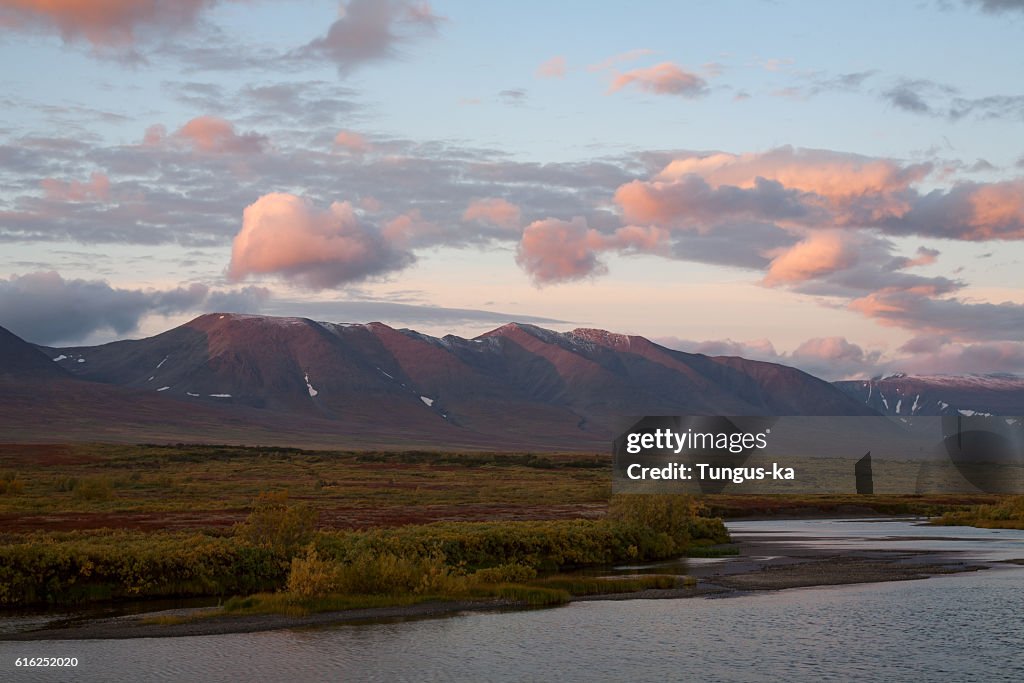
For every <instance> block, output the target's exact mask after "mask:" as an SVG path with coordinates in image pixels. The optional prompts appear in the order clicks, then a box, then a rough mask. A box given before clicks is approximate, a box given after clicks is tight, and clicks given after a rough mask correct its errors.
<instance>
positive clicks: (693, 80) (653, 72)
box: [608, 62, 708, 97]
mask: <svg viewBox="0 0 1024 683" xmlns="http://www.w3.org/2000/svg"><path fill="white" fill-rule="evenodd" d="M628 86H636V87H637V88H639V89H640V90H643V91H645V92H650V93H654V94H656V95H680V96H682V97H697V96H698V95H703V94H704V93H705V92H707V87H708V84H707V81H705V80H704V79H703V78H701V77H700V76H698V75H697V74H695V73H691V72H689V71H684V70H683V69H681V68H680V67H679V66H677V65H675V64H673V63H671V62H662V63H661V64H657V65H655V66H651V67H646V68H640V69H633V70H631V71H626V72H625V73H621V74H618V75H617V76H616V77H615V78H614V79H613V80H612V84H611V86H610V87H609V88H608V92H610V93H613V92H618V91H619V90H622V89H623V88H625V87H628Z"/></svg>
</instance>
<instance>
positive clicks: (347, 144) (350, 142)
mask: <svg viewBox="0 0 1024 683" xmlns="http://www.w3.org/2000/svg"><path fill="white" fill-rule="evenodd" d="M334 144H335V145H336V146H338V147H341V148H343V149H345V150H348V151H349V152H351V153H352V154H365V153H366V152H369V151H370V143H369V141H368V140H367V139H366V137H365V136H364V135H360V134H359V133H356V132H354V131H350V130H343V131H340V132H339V133H338V134H337V135H335V136H334Z"/></svg>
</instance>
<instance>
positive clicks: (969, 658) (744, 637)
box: [0, 520, 1024, 683]
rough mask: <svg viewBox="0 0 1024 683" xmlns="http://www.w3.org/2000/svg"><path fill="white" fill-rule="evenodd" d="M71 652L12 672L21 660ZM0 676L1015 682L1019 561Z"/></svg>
mask: <svg viewBox="0 0 1024 683" xmlns="http://www.w3.org/2000/svg"><path fill="white" fill-rule="evenodd" d="M729 526H730V530H731V531H732V532H733V534H734V535H735V536H737V537H747V538H754V537H756V538H758V539H760V540H762V541H763V540H766V539H778V541H779V542H780V543H781V542H785V543H787V544H790V545H792V544H798V545H799V544H804V545H807V546H808V547H822V548H825V547H827V548H830V549H837V550H845V549H872V550H874V549H893V550H897V549H908V550H940V551H945V552H950V553H960V554H963V555H964V556H965V557H970V558H972V559H983V560H987V561H999V560H1007V559H1016V558H1024V531H1005V530H999V531H995V530H983V529H971V528H964V527H926V526H920V525H916V524H913V523H911V522H908V521H906V520H898V521H897V520H892V521H878V520H871V521H868V520H860V521H840V520H808V521H804V520H799V521H796V520H794V521H778V520H774V521H756V522H734V523H731V524H730V525H729ZM19 656H22V657H77V658H78V662H79V663H78V666H77V667H76V668H74V669H61V670H54V669H50V670H45V669H35V670H29V669H24V668H22V669H17V668H15V667H14V666H13V664H14V658H16V657H19ZM0 680H14V681H20V680H32V681H36V680H38V681H56V680H71V681H74V680H82V681H108V682H115V681H139V680H173V681H182V680H184V681H237V680H250V681H285V680H287V681H317V680H331V681H405V680H408V681H449V680H458V681H558V682H559V683H569V682H572V681H626V680H629V681H684V680H686V681H765V680H785V681H787V683H796V682H799V681H816V682H820V681H877V680H887V681H914V682H915V683H921V682H924V681H942V682H948V681H986V682H989V681H1019V680H1024V567H1020V566H1014V565H1005V564H1004V565H996V566H994V567H993V568H991V569H987V570H983V571H976V572H970V573H965V574H957V575H949V576H940V577H933V578H929V579H925V580H919V581H901V582H889V583H873V584H859V585H850V586H839V587H820V588H800V589H792V590H784V591H774V592H760V593H749V594H739V595H736V594H733V595H731V596H730V597H724V598H721V597H720V598H693V599H681V600H628V601H615V602H577V603H572V604H569V605H567V606H564V607H559V608H554V609H540V610H525V611H511V612H509V611H505V612H482V613H480V612H476V613H466V614H462V615H457V616H454V617H446V618H438V619H423V620H412V621H398V622H392V623H372V624H361V625H345V626H336V627H331V628H321V629H317V630H304V631H272V632H264V633H251V634H232V635H218V636H204V637H189V638H151V639H136V640H121V641H116V640H115V641H110V640H107V641H103V640H98V641H49V642H21V643H15V642H0Z"/></svg>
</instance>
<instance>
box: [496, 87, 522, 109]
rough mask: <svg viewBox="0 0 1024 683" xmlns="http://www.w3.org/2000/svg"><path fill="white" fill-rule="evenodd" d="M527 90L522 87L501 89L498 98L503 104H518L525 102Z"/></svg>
mask: <svg viewBox="0 0 1024 683" xmlns="http://www.w3.org/2000/svg"><path fill="white" fill-rule="evenodd" d="M526 98H527V92H526V91H525V90H523V89H522V88H512V89H509V90H502V91H501V92H499V93H498V99H500V100H501V101H502V102H503V103H504V104H508V105H512V106H519V105H522V104H523V103H524V102H526Z"/></svg>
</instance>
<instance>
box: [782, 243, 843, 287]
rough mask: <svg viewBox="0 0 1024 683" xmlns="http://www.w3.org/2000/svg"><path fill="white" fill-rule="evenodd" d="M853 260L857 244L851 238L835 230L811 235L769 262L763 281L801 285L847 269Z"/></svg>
mask: <svg viewBox="0 0 1024 683" xmlns="http://www.w3.org/2000/svg"><path fill="white" fill-rule="evenodd" d="M856 260H857V249H856V245H855V244H854V243H853V241H852V240H851V238H850V237H848V236H845V235H843V234H842V233H840V232H837V231H828V232H814V233H811V234H810V235H809V236H808V237H807V238H805V239H803V240H801V241H800V242H798V243H797V244H795V245H793V246H792V247H789V248H788V249H785V250H782V251H781V252H780V253H779V254H778V255H777V256H776V257H775V258H774V259H772V262H771V264H770V265H769V266H768V274H767V275H765V278H764V282H765V284H767V285H770V286H773V285H778V284H790V283H794V282H803V281H806V280H811V279H815V278H818V277H821V276H822V275H825V274H828V273H833V272H836V271H838V270H843V269H846V268H849V267H850V266H852V265H853V264H854V263H855V262H856Z"/></svg>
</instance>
